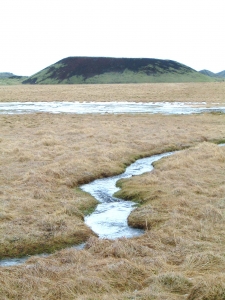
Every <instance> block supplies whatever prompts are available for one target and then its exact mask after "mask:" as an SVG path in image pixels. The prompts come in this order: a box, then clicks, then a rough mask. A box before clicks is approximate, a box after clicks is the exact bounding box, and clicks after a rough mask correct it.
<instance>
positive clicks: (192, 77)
mask: <svg viewBox="0 0 225 300" xmlns="http://www.w3.org/2000/svg"><path fill="white" fill-rule="evenodd" d="M193 81H196V82H203V81H214V79H213V78H210V77H209V76H205V75H204V74H201V73H199V72H197V71H195V70H194V69H192V68H190V67H188V66H185V65H183V64H181V63H178V62H176V61H172V60H161V59H154V58H112V57H67V58H64V59H62V60H60V61H58V62H56V63H55V64H53V65H50V66H48V67H47V68H45V69H43V70H41V71H40V72H38V73H36V74H34V75H32V76H31V77H29V78H28V79H26V80H24V81H23V84H81V83H145V82H146V83H147V82H193Z"/></svg>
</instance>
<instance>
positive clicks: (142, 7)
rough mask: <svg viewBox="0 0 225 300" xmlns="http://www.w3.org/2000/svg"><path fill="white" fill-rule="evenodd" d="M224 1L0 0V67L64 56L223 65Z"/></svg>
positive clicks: (41, 63)
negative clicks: (134, 58) (148, 59)
mask: <svg viewBox="0 0 225 300" xmlns="http://www.w3.org/2000/svg"><path fill="white" fill-rule="evenodd" d="M224 8H225V1H224V0H182V1H181V0H113V1H112V0H1V3H0V28H1V55H0V72H12V73H14V74H17V75H32V74H34V73H36V72H38V71H40V70H41V69H43V68H45V67H47V66H48V65H50V64H52V63H55V62H56V61H58V60H60V59H63V58H65V57H68V56H110V57H148V58H161V59H172V60H175V61H178V62H180V63H183V64H185V65H188V66H190V67H192V68H193V69H195V70H201V69H208V70H210V71H212V72H219V71H222V70H225V58H224V57H225V56H224V49H223V32H224V29H225V18H224V11H225V9H224Z"/></svg>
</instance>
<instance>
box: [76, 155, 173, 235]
mask: <svg viewBox="0 0 225 300" xmlns="http://www.w3.org/2000/svg"><path fill="white" fill-rule="evenodd" d="M172 153H173V152H167V153H163V154H159V155H154V156H151V157H147V158H142V159H138V160H136V161H135V162H134V163H133V164H131V165H130V166H129V167H127V168H126V171H125V172H124V173H122V174H120V175H117V176H113V177H109V178H103V179H97V180H94V181H93V182H91V183H89V184H85V185H82V186H81V189H82V190H83V191H85V192H88V193H90V194H91V195H92V196H93V197H95V198H96V199H97V200H98V201H99V202H100V204H98V206H97V208H96V210H95V211H94V212H93V213H92V214H91V215H89V216H87V217H86V218H85V223H86V224H87V225H88V226H89V227H90V228H91V229H92V230H93V231H94V232H95V233H97V234H98V236H99V237H100V238H109V239H116V238H119V237H127V238H129V237H133V236H137V235H140V234H142V233H143V230H141V229H137V228H132V227H129V226H128V225H127V217H128V216H129V214H130V212H131V211H132V210H133V209H134V207H135V203H134V202H132V201H123V200H121V199H118V198H115V197H113V194H114V193H115V192H117V191H118V190H119V188H118V187H116V182H117V181H118V180H119V179H121V178H129V177H131V176H134V175H140V174H143V173H146V172H150V171H152V170H153V165H152V163H153V162H155V161H157V160H159V159H160V158H162V157H165V156H168V155H171V154H172Z"/></svg>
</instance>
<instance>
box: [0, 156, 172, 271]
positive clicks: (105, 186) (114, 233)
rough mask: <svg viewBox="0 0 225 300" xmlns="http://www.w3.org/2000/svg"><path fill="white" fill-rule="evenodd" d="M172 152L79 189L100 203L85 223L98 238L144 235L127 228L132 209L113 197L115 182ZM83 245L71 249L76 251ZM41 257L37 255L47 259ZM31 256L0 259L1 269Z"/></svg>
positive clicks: (143, 160)
mask: <svg viewBox="0 0 225 300" xmlns="http://www.w3.org/2000/svg"><path fill="white" fill-rule="evenodd" d="M173 153H174V152H167V153H163V154H159V155H153V156H151V157H146V158H141V159H138V160H136V161H135V162H134V163H132V164H131V165H130V166H128V167H127V168H126V170H125V172H124V173H122V174H119V175H116V176H113V177H108V178H102V179H96V180H94V181H92V182H90V183H88V184H84V185H82V186H80V188H81V189H82V190H83V191H85V192H88V193H90V194H91V195H92V196H93V197H95V198H96V199H97V200H98V201H99V204H98V205H97V207H96V209H95V211H94V212H93V213H92V214H90V215H88V216H86V217H85V223H86V224H87V225H88V226H89V227H90V228H91V229H92V230H93V231H94V232H95V233H96V234H97V235H98V236H99V238H108V239H116V238H119V237H127V238H130V237H134V236H138V235H141V234H143V233H144V230H142V229H137V228H132V227H129V226H128V224H127V217H128V216H129V214H130V212H131V211H132V210H133V209H134V208H135V205H136V204H135V203H134V202H132V201H124V200H122V199H119V198H115V197H113V194H114V193H115V192H116V191H118V190H119V188H118V187H116V182H117V181H118V180H119V179H121V178H129V177H131V176H135V175H141V174H143V173H146V172H150V171H152V170H153V165H152V164H153V163H154V162H155V161H157V160H159V159H161V158H162V157H166V156H169V155H171V154H173ZM83 246H84V245H83V244H81V245H78V246H74V247H75V248H77V249H79V248H82V247H83ZM47 255H48V254H42V255H39V256H47ZM28 258H30V256H28V257H23V258H10V259H3V260H0V266H14V265H19V264H22V263H24V262H25V261H26V260H27V259H28Z"/></svg>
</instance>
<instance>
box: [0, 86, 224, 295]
mask: <svg viewBox="0 0 225 300" xmlns="http://www.w3.org/2000/svg"><path fill="white" fill-rule="evenodd" d="M221 85H222V83H221ZM26 87H27V86H26ZM192 87H193V88H194V85H193V86H192ZM205 87H206V88H209V86H208V84H207V86H205ZM216 87H217V86H216V85H214V86H210V88H209V90H208V92H209V91H211V92H212V90H213V89H214V88H216ZM14 88H15V87H14ZM14 88H12V89H11V91H12V94H10V93H9V94H8V95H9V97H12V95H15V94H13V93H14V92H15V90H16V88H15V89H14ZM33 88H34V91H37V90H36V86H34V87H33ZM42 88H43V89H42V90H39V92H41V91H42V92H43V94H42V96H43V95H46V94H45V93H47V89H45V87H44V86H42ZM49 88H50V91H51V86H49ZM55 88H57V86H55ZM58 88H62V87H58ZM107 88H109V86H108V87H107ZM121 88H122V86H118V92H120V91H121ZM130 88H131V91H132V88H134V87H133V85H131V87H130ZM164 88H165V87H164V86H162V88H161V89H162V94H161V100H162V101H163V99H164V96H165V95H166V90H165V91H164V92H163V89H164ZM137 89H139V87H137ZM143 89H144V87H143ZM155 89H156V90H158V91H159V92H160V89H159V88H157V87H156V86H154V85H153V86H152V91H151V92H152V93H153V91H154V90H155ZM166 89H167V92H168V97H169V95H170V92H169V91H171V97H172V90H173V91H174V92H175V91H176V89H177V93H178V90H179V91H180V97H181V99H184V100H185V96H184V95H183V92H184V91H186V90H187V89H188V90H189V89H190V86H189V85H187V86H183V89H182V91H183V92H181V86H180V85H177V86H176V85H174V86H173V87H172V86H170V85H169V86H167V87H166ZM196 89H197V87H196ZM0 90H1V89H0ZM124 90H125V91H124V93H125V94H126V95H127V97H128V98H127V99H129V96H128V94H129V88H128V87H127V86H124ZM156 90H155V91H156ZM190 90H191V89H190ZM203 90H204V85H203V87H202V90H201V89H200V92H199V94H198V95H196V97H197V96H198V97H200V95H203ZM1 91H2V90H1ZM8 91H9V90H8ZM17 91H18V92H19V90H17ZM24 91H25V90H23V92H22V90H20V93H21V94H20V93H18V98H19V99H20V97H21V98H22V99H24V98H26V97H27V98H29V95H30V94H29V93H34V91H32V90H31V89H28V90H26V91H27V92H28V94H27V95H26V94H25V93H24ZM57 91H59V90H57V89H56V92H57ZM66 91H67V92H68V90H66ZM72 91H74V90H73V87H72ZM72 91H71V95H72ZM91 91H92V90H91V89H90V90H88V92H87V93H91ZM136 91H137V90H136ZM139 91H140V93H141V91H142V90H141V89H139ZM146 91H147V89H146V90H145V92H146ZM67 92H66V93H65V94H67ZM142 92H143V93H144V91H142ZM97 93H100V90H99V91H98V90H97V91H96V95H97ZM112 93H114V92H113V91H112ZM164 93H165V94H164ZM220 93H221V94H220ZM125 94H124V95H125ZM175 94H176V93H175ZM178 94H179V93H178ZM178 94H177V95H178ZM49 95H50V94H49ZM115 95H116V94H115ZM207 95H208V94H207V93H206V96H207ZM38 96H39V95H38ZM49 97H50V96H49ZM96 97H97V96H96ZM104 97H106V96H104ZM118 97H120V96H119V95H118ZM134 97H137V94H135V95H134ZM157 97H159V99H160V96H159V95H158V96H157ZM177 97H178V96H177ZM188 97H189V96H188ZM207 97H209V96H207ZM217 97H218V99H220V101H221V103H222V87H221V90H220V87H219V91H218V94H216V93H215V98H217ZM146 99H147V95H146ZM187 99H188V98H187ZM208 99H209V98H208ZM209 101H211V102H209V103H212V102H213V101H214V100H213V99H211V100H210V99H209ZM224 124H225V115H224V114H220V115H215V114H203V115H183V116H175V115H174V116H162V115H132V116H131V115H99V116H96V115H70V114H59V115H51V114H43V113H38V114H29V115H0V127H1V136H0V149H1V156H0V174H1V176H0V236H1V238H0V257H1V258H3V257H7V256H8V257H10V256H12V257H13V256H20V255H23V254H32V253H39V252H42V251H44V252H54V254H52V255H50V256H48V257H31V258H30V259H29V260H28V261H27V262H26V263H25V264H23V265H21V266H15V267H1V269H0V298H2V299H48V300H51V299H52V300H53V299H79V300H88V299H98V300H99V299H107V300H112V299H118V300H119V299H121V300H122V299H123V300H124V299H127V300H128V299H143V300H145V299H146V300H149V299H160V300H162V299H168V300H170V299H171V300H174V299H188V300H199V299H208V300H212V299H224V291H225V285H224V282H225V276H224V268H225V257H224V249H225V235H224V225H225V224H224V222H225V219H224V213H225V198H224V194H225V190H224V182H225V173H224V168H225V147H218V146H217V145H215V144H213V143H211V142H210V141H213V142H216V141H220V142H221V141H224V140H225V125H224ZM168 149H183V150H182V151H180V152H178V153H176V154H174V155H173V156H170V157H167V158H164V159H162V160H160V161H158V162H156V163H155V169H154V171H153V172H151V173H150V174H144V175H141V176H134V177H132V178H130V179H128V180H123V181H121V182H120V184H121V187H122V190H121V191H120V193H121V195H122V196H123V197H124V198H129V199H130V198H132V199H136V201H138V207H136V208H135V210H134V211H133V212H132V213H131V214H130V216H129V220H128V221H129V223H130V224H132V225H133V226H137V227H143V228H145V229H146V232H145V234H144V235H143V236H140V237H136V238H132V239H125V238H120V239H117V240H115V241H112V240H108V239H103V240H99V239H98V238H97V237H96V236H95V234H94V233H93V232H92V231H91V230H90V229H89V228H88V227H87V226H86V225H85V224H84V221H83V219H84V215H85V214H87V213H89V211H90V210H92V209H93V207H94V206H95V205H96V201H95V200H94V199H93V198H92V197H91V196H89V195H88V194H86V193H84V192H82V191H81V190H80V189H79V184H81V183H84V182H88V181H90V180H93V179H94V178H100V177H104V176H111V175H113V174H117V173H120V172H122V171H123V169H124V168H125V166H126V165H127V164H128V163H129V162H131V161H133V160H134V158H137V157H145V156H149V155H152V154H156V153H161V152H164V151H167V150H168ZM84 240H87V244H86V247H85V249H84V250H79V251H78V250H76V249H74V248H66V249H62V248H65V247H67V246H69V245H72V244H76V243H78V242H81V241H84ZM59 249H62V250H60V251H56V250H59Z"/></svg>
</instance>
